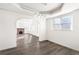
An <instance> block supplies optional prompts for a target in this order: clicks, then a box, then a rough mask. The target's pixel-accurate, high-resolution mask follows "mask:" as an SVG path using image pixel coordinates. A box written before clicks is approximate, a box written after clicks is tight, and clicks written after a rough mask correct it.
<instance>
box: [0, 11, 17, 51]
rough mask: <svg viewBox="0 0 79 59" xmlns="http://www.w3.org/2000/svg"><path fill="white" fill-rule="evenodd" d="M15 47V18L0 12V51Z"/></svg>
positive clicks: (12, 15) (7, 13) (10, 14)
mask: <svg viewBox="0 0 79 59" xmlns="http://www.w3.org/2000/svg"><path fill="white" fill-rule="evenodd" d="M13 47H16V17H15V16H14V14H12V13H9V12H6V11H2V10H0V50H3V49H7V48H13Z"/></svg>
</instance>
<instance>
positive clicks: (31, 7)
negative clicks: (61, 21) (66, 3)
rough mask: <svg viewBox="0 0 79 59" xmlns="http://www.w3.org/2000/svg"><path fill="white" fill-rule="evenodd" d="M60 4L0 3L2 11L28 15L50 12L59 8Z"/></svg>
mask: <svg viewBox="0 0 79 59" xmlns="http://www.w3.org/2000/svg"><path fill="white" fill-rule="evenodd" d="M59 4H60V3H0V9H5V10H9V11H14V12H20V13H24V14H26V13H27V11H29V12H30V13H34V14H35V13H39V12H41V11H50V10H53V9H55V8H56V7H58V6H59Z"/></svg>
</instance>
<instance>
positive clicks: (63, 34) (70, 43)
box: [46, 10, 79, 51]
mask: <svg viewBox="0 0 79 59" xmlns="http://www.w3.org/2000/svg"><path fill="white" fill-rule="evenodd" d="M63 16H73V30H72V31H55V30H53V19H55V18H57V17H63ZM57 17H55V18H52V19H48V20H47V21H46V25H47V28H46V29H47V30H46V31H47V32H46V34H47V35H46V38H47V40H50V41H52V42H55V43H57V44H60V45H62V46H66V47H69V48H71V49H75V50H78V51H79V10H75V11H73V12H71V13H68V14H65V15H60V16H57Z"/></svg>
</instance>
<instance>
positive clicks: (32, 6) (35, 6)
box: [19, 3, 60, 11]
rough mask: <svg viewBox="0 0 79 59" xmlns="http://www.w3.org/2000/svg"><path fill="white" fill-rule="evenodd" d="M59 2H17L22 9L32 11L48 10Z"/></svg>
mask: <svg viewBox="0 0 79 59" xmlns="http://www.w3.org/2000/svg"><path fill="white" fill-rule="evenodd" d="M59 4H60V3H19V5H20V6H21V7H22V8H24V9H29V10H32V11H49V10H51V9H54V8H56V7H57V6H59Z"/></svg>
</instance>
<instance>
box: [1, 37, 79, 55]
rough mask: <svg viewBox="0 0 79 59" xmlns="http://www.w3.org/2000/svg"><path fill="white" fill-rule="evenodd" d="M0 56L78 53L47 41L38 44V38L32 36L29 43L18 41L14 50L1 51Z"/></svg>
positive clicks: (23, 40)
mask: <svg viewBox="0 0 79 59" xmlns="http://www.w3.org/2000/svg"><path fill="white" fill-rule="evenodd" d="M0 55H79V52H78V51H75V50H72V49H69V48H66V47H63V46H60V45H58V44H55V43H53V42H50V41H47V40H46V41H42V42H39V38H38V37H35V36H32V39H30V41H27V39H25V38H23V39H22V38H21V39H18V40H17V47H16V48H12V49H8V50H3V51H1V52H0Z"/></svg>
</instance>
